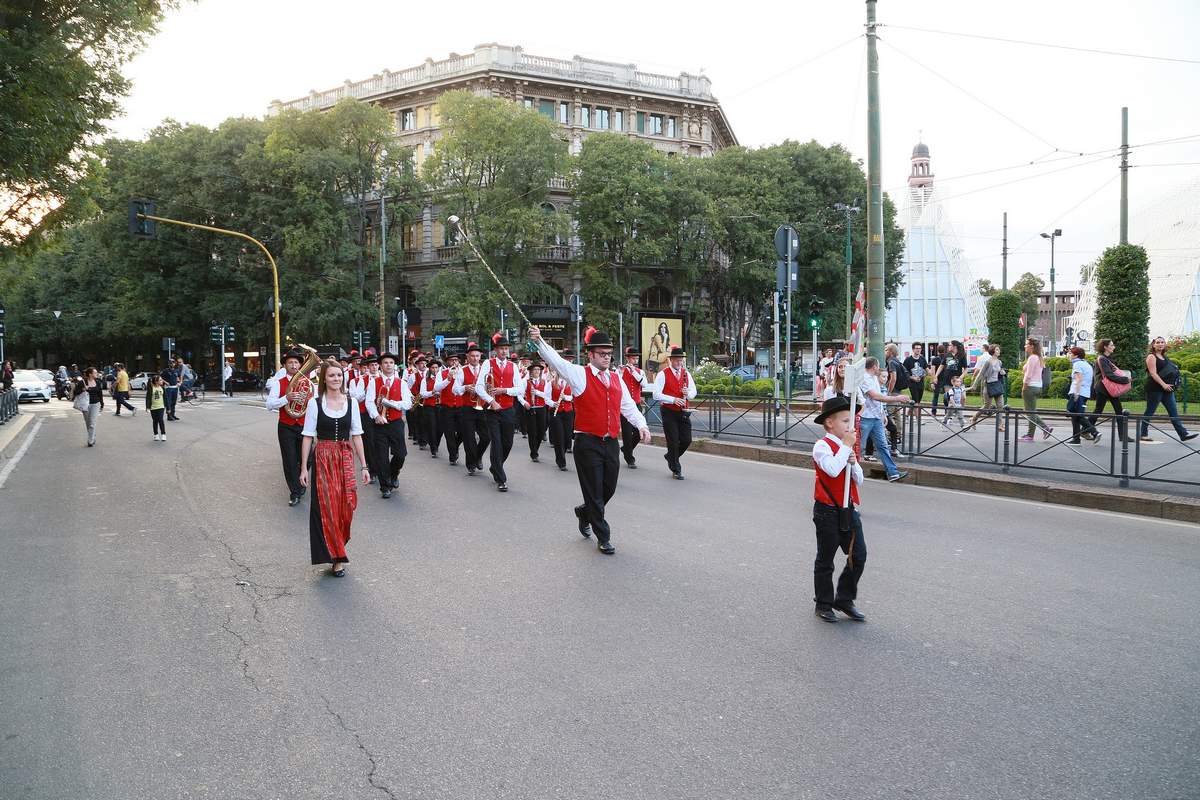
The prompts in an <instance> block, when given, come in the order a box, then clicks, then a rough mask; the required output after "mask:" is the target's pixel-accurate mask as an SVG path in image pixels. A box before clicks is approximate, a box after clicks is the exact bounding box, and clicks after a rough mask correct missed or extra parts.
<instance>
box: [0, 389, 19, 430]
mask: <svg viewBox="0 0 1200 800" xmlns="http://www.w3.org/2000/svg"><path fill="white" fill-rule="evenodd" d="M19 399H20V393H19V392H17V390H16V389H9V390H8V391H6V392H5V391H0V425H3V424H4V423H6V422H8V421H9V420H10V419H12V418H13V417H15V416H16V415H17V414H20V413H21V404H20V402H19Z"/></svg>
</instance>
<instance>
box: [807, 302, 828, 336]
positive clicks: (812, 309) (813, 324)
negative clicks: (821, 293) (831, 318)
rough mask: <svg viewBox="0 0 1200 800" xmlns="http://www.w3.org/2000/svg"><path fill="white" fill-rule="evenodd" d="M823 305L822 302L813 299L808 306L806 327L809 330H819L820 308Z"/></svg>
mask: <svg viewBox="0 0 1200 800" xmlns="http://www.w3.org/2000/svg"><path fill="white" fill-rule="evenodd" d="M823 305H825V301H824V300H818V299H817V298H815V297H814V298H813V299H812V301H811V302H809V304H808V327H809V329H810V330H814V331H818V330H820V329H821V306H823Z"/></svg>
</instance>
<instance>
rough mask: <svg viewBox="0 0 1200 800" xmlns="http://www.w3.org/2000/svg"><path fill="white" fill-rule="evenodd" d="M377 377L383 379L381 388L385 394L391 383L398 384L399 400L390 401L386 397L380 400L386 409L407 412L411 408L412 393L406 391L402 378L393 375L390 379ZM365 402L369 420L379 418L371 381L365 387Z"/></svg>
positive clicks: (405, 383)
mask: <svg viewBox="0 0 1200 800" xmlns="http://www.w3.org/2000/svg"><path fill="white" fill-rule="evenodd" d="M379 377H380V378H382V379H383V388H384V393H385V394H386V393H387V392H388V389H389V387H390V386H391V384H392V383H394V382H395V381H399V382H400V399H399V400H390V399H388V398H387V397H384V398H382V399H383V404H384V405H385V406H387V407H388V408H394V409H396V410H397V411H408V410H409V409H410V408H412V392H410V391H409V390H408V383H407V381H405V380H404V378H402V377H401V376H399V375H395V374H393V375H392V376H391V377H388V376H387V375H380V376H379ZM366 402H367V413H368V414H370V415H371V419H375V418H376V417H378V416H379V414H378V412H377V411H376V409H375V381H371V383H370V384H369V385H368V386H367V398H366Z"/></svg>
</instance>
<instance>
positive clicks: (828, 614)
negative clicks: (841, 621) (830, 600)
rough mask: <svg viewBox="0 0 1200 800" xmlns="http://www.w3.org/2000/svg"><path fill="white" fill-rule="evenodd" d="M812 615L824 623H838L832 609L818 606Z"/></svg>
mask: <svg viewBox="0 0 1200 800" xmlns="http://www.w3.org/2000/svg"><path fill="white" fill-rule="evenodd" d="M813 613H814V614H816V615H817V616H818V617H820V618H821V619H823V620H825V621H826V622H837V621H838V618H837V614H835V613H833V609H832V608H821V607H819V606H818V607H817V608H815V609H813Z"/></svg>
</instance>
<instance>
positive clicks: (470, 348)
mask: <svg viewBox="0 0 1200 800" xmlns="http://www.w3.org/2000/svg"><path fill="white" fill-rule="evenodd" d="M482 352H483V348H482V347H480V346H479V345H477V344H475V343H474V342H467V354H468V355H469V354H471V353H482Z"/></svg>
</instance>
